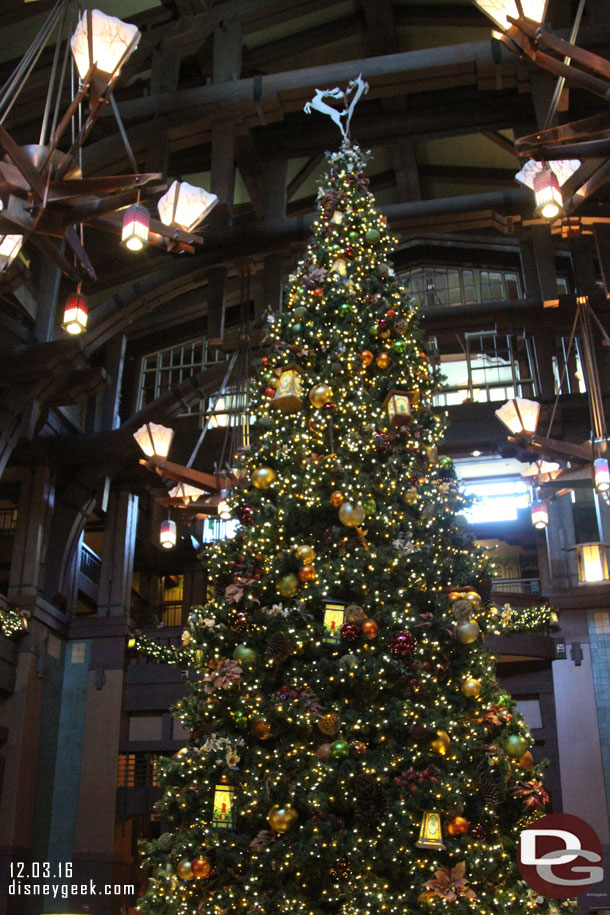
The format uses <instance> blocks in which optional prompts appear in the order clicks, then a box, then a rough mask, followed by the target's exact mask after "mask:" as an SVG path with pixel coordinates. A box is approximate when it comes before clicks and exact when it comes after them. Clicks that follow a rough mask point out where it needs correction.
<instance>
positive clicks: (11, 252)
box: [0, 235, 23, 270]
mask: <svg viewBox="0 0 610 915" xmlns="http://www.w3.org/2000/svg"><path fill="white" fill-rule="evenodd" d="M22 244H23V235H0V270H7V269H8V268H9V267H10V266H11V264H12V263H13V261H14V260H15V258H16V257H17V255H18V254H19V252H20V251H21V245H22Z"/></svg>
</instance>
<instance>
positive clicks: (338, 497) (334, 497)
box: [330, 489, 343, 508]
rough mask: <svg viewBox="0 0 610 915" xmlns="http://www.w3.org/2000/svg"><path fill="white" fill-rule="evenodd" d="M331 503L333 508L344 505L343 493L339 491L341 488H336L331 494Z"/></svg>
mask: <svg viewBox="0 0 610 915" xmlns="http://www.w3.org/2000/svg"><path fill="white" fill-rule="evenodd" d="M330 504H331V505H332V507H333V508H339V506H340V505H343V493H342V492H339V490H338V489H336V490H335V491H334V492H333V493H332V494H331V497H330Z"/></svg>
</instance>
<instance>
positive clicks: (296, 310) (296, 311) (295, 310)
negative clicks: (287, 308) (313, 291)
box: [292, 305, 307, 318]
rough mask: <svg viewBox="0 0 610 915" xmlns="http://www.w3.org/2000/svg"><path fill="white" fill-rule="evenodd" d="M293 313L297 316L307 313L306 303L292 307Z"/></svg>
mask: <svg viewBox="0 0 610 915" xmlns="http://www.w3.org/2000/svg"><path fill="white" fill-rule="evenodd" d="M292 313H293V315H294V316H295V317H296V318H302V317H303V316H304V315H306V314H307V309H306V308H305V306H304V305H297V307H296V308H293V309H292Z"/></svg>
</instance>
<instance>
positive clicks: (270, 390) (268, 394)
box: [265, 386, 275, 400]
mask: <svg viewBox="0 0 610 915" xmlns="http://www.w3.org/2000/svg"><path fill="white" fill-rule="evenodd" d="M265 397H268V398H269V399H270V400H273V398H274V397H275V388H272V387H271V386H269V387H267V388H265Z"/></svg>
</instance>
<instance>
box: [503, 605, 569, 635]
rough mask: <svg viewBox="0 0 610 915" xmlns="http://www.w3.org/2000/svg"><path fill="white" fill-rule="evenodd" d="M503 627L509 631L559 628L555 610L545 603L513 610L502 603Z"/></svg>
mask: <svg viewBox="0 0 610 915" xmlns="http://www.w3.org/2000/svg"><path fill="white" fill-rule="evenodd" d="M502 622H503V624H504V628H505V629H508V630H509V631H511V632H534V631H539V632H546V633H549V632H551V631H552V630H556V629H558V628H559V619H558V617H557V612H556V611H555V610H553V608H552V607H551V606H549V604H547V603H544V602H543V603H540V604H536V605H535V606H533V607H520V608H519V609H517V610H513V608H512V607H511V605H510V604H504V607H503V610H502Z"/></svg>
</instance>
